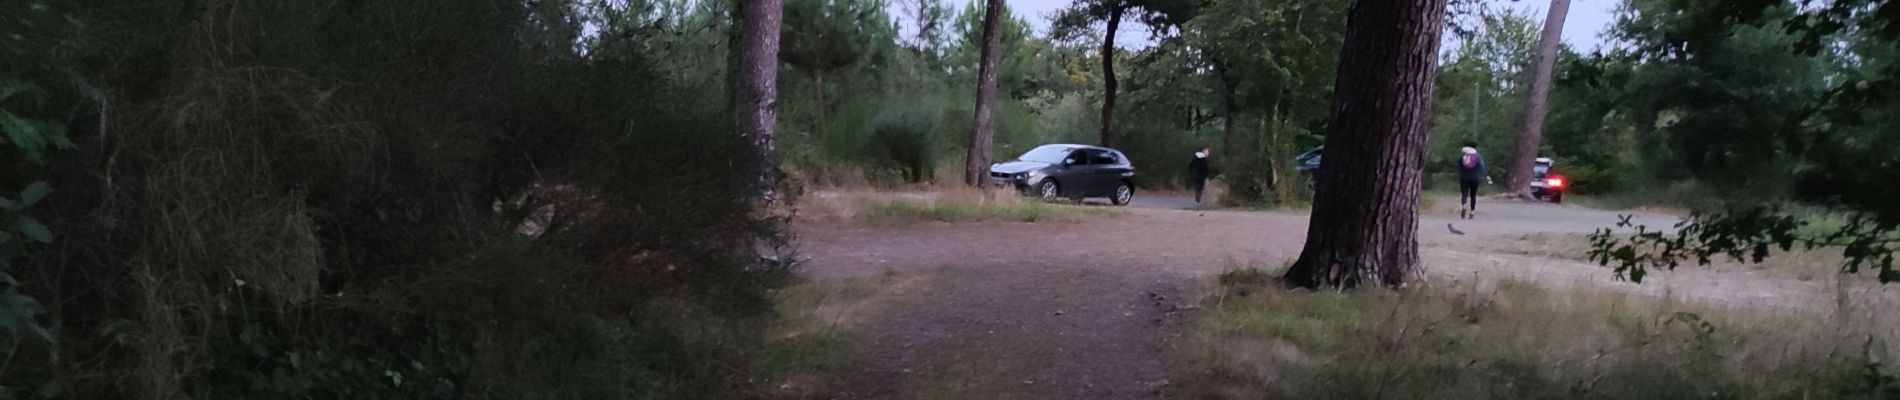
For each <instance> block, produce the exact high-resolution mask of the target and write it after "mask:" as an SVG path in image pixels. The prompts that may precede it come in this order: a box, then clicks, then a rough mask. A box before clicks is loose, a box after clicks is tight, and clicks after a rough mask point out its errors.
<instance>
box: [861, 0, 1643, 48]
mask: <svg viewBox="0 0 1900 400" xmlns="http://www.w3.org/2000/svg"><path fill="white" fill-rule="evenodd" d="M1007 1H1009V7H1010V9H1011V10H1013V11H1015V12H1016V14H1017V15H1020V16H1022V17H1023V18H1025V19H1028V20H1029V23H1030V24H1031V25H1033V26H1035V27H1036V31H1037V32H1042V33H1048V31H1049V16H1050V14H1052V13H1054V12H1055V11H1056V10H1060V9H1062V8H1063V7H1067V6H1068V5H1069V4H1070V3H1071V2H1072V0H1007ZM1338 1H1351V0H1338ZM1487 1H1489V2H1490V3H1491V5H1492V6H1493V7H1500V8H1509V9H1512V10H1517V11H1518V12H1519V13H1529V15H1531V16H1532V17H1533V19H1536V20H1538V21H1542V20H1543V19H1544V13H1545V10H1547V9H1548V7H1549V6H1550V2H1549V1H1548V0H1487ZM1621 2H1622V0H1572V1H1571V2H1570V14H1569V16H1568V17H1567V18H1566V19H1565V22H1564V43H1567V44H1569V45H1570V47H1571V48H1573V49H1576V50H1577V51H1578V52H1583V53H1588V52H1590V51H1591V50H1595V49H1596V48H1597V47H1599V46H1601V45H1602V44H1603V43H1604V40H1603V39H1602V38H1600V37H1599V35H1598V34H1599V33H1601V32H1603V30H1605V29H1608V28H1609V27H1610V24H1611V23H1612V22H1614V20H1613V19H1612V14H1613V13H1614V12H1615V11H1616V5H1617V4H1618V3H1621ZM898 3H901V2H893V4H892V10H891V15H892V16H894V17H897V18H908V15H907V14H905V13H904V12H902V11H900V10H899V9H898V7H899V6H900V4H898ZM948 3H950V4H951V7H953V11H952V12H958V11H961V10H962V9H963V7H967V6H968V5H969V3H970V2H969V1H959V0H950V1H948ZM1147 39H1148V28H1147V27H1145V26H1140V25H1130V26H1124V28H1123V29H1122V30H1121V32H1119V34H1117V35H1116V36H1115V41H1116V43H1118V44H1120V43H1127V44H1128V45H1126V46H1123V47H1124V48H1139V47H1142V46H1145V45H1146V44H1147V43H1148V40H1147Z"/></svg>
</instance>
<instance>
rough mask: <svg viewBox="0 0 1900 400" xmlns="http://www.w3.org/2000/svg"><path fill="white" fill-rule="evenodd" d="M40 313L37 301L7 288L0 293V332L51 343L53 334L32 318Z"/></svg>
mask: <svg viewBox="0 0 1900 400" xmlns="http://www.w3.org/2000/svg"><path fill="white" fill-rule="evenodd" d="M39 313H40V303H39V301H36V300H33V298H32V297H27V296H26V295H23V294H20V293H19V292H17V291H15V290H14V288H12V287H8V288H6V290H4V291H0V330H5V331H7V332H11V333H13V334H16V335H17V334H20V333H23V332H24V333H26V334H28V335H31V336H33V337H37V338H40V340H45V341H47V342H49V343H50V342H52V341H53V333H52V332H48V331H46V328H45V327H42V326H40V321H39V320H37V319H34V316H36V315H39Z"/></svg>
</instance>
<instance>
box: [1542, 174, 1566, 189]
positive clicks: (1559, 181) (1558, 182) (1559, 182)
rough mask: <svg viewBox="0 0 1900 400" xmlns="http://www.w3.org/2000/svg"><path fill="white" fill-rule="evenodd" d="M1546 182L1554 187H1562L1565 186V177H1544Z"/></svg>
mask: <svg viewBox="0 0 1900 400" xmlns="http://www.w3.org/2000/svg"><path fill="white" fill-rule="evenodd" d="M1544 184H1545V185H1549V186H1550V187H1551V188H1553V189H1556V188H1562V187H1564V177H1561V176H1553V177H1550V178H1549V179H1544Z"/></svg>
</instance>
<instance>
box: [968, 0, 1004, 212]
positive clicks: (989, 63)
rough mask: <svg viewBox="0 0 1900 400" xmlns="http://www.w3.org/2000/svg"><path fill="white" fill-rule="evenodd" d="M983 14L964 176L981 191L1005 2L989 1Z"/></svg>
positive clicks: (985, 178) (987, 160)
mask: <svg viewBox="0 0 1900 400" xmlns="http://www.w3.org/2000/svg"><path fill="white" fill-rule="evenodd" d="M988 3H989V5H988V6H986V8H985V9H984V11H983V50H982V52H981V53H982V59H981V61H980V64H979V66H978V72H977V80H976V124H975V125H976V129H973V130H971V132H970V154H969V156H968V157H967V158H966V161H967V163H966V164H965V169H964V173H963V177H964V181H965V183H968V184H970V186H978V187H981V186H983V184H984V183H985V182H988V181H989V175H990V174H989V165H990V153H991V150H990V144H991V139H990V138H991V135H992V134H993V133H994V130H993V128H994V127H993V126H992V125H990V106H991V103H993V102H995V101H996V75H997V68H996V67H997V65H996V64H997V63H998V62H1000V60H1001V59H1002V58H1003V57H1002V55H1003V54H1002V53H1003V52H1002V46H1003V44H1002V43H1003V39H1002V32H1001V26H1002V24H1001V22H1002V19H1003V0H988Z"/></svg>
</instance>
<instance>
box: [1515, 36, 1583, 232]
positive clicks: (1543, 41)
mask: <svg viewBox="0 0 1900 400" xmlns="http://www.w3.org/2000/svg"><path fill="white" fill-rule="evenodd" d="M1569 13H1570V0H1550V14H1549V15H1547V16H1545V17H1544V32H1543V35H1542V36H1541V37H1539V38H1538V39H1537V40H1538V42H1537V66H1536V67H1535V69H1534V70H1533V72H1532V74H1533V75H1531V90H1530V93H1529V94H1528V95H1527V96H1528V98H1527V99H1525V100H1524V119H1523V124H1521V125H1520V126H1519V127H1520V128H1522V129H1523V130H1522V131H1519V132H1518V134H1517V153H1516V156H1515V157H1512V158H1511V170H1510V171H1506V172H1505V174H1506V175H1507V176H1508V177H1509V178H1510V181H1509V184H1508V185H1507V189H1508V190H1510V192H1511V194H1513V195H1516V196H1521V197H1530V195H1531V168H1532V164H1531V163H1532V162H1534V161H1536V159H1537V148H1538V147H1540V146H1542V145H1543V141H1544V116H1545V114H1546V112H1547V111H1549V110H1548V107H1549V106H1548V104H1547V103H1546V101H1548V100H1549V98H1550V75H1551V73H1552V71H1553V70H1554V69H1556V66H1557V46H1558V44H1559V43H1562V41H1563V33H1564V18H1565V16H1566V15H1568V14H1569Z"/></svg>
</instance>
